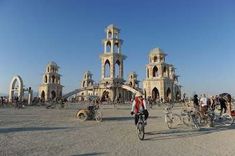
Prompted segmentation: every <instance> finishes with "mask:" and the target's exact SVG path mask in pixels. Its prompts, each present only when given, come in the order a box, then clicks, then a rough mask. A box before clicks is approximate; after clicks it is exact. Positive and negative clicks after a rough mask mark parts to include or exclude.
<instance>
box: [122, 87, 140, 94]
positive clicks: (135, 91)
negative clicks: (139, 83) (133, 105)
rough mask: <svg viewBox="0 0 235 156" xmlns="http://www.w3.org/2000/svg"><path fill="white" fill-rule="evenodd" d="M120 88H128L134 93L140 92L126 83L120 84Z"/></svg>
mask: <svg viewBox="0 0 235 156" xmlns="http://www.w3.org/2000/svg"><path fill="white" fill-rule="evenodd" d="M121 88H123V89H125V90H128V91H130V92H132V93H134V94H136V93H140V94H142V93H141V92H140V91H138V90H136V89H134V88H132V87H130V86H128V85H122V86H121Z"/></svg>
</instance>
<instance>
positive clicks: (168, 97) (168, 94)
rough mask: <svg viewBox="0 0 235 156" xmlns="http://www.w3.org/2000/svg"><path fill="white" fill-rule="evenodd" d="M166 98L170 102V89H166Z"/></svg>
mask: <svg viewBox="0 0 235 156" xmlns="http://www.w3.org/2000/svg"><path fill="white" fill-rule="evenodd" d="M166 98H167V101H170V100H171V89H170V88H168V89H167V91H166Z"/></svg>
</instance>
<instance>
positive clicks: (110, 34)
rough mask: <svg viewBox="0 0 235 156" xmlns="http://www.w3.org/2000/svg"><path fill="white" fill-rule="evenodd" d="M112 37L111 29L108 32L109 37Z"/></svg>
mask: <svg viewBox="0 0 235 156" xmlns="http://www.w3.org/2000/svg"><path fill="white" fill-rule="evenodd" d="M111 38H112V32H111V31H109V32H108V39H111Z"/></svg>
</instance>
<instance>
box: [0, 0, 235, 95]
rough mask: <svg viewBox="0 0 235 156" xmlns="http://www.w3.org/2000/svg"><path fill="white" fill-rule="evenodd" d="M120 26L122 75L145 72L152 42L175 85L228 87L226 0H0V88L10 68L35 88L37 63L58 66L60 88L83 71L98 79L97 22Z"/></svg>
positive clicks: (232, 28)
mask: <svg viewBox="0 0 235 156" xmlns="http://www.w3.org/2000/svg"><path fill="white" fill-rule="evenodd" d="M112 23H113V24H115V25H117V26H118V27H119V28H120V29H121V38H122V39H123V40H124V44H123V47H122V49H123V53H124V54H125V55H127V57H128V58H127V60H126V61H125V65H124V68H125V77H127V74H128V73H129V72H130V71H136V73H137V74H138V75H139V79H140V80H143V79H144V78H145V65H146V64H147V63H148V58H147V57H148V53H149V51H150V50H151V49H152V48H155V47H160V48H161V49H163V50H164V51H165V52H166V53H167V54H168V56H167V58H166V60H167V62H168V63H171V64H174V65H175V67H176V68H177V71H176V72H177V73H178V74H179V75H180V78H179V80H180V83H181V85H183V86H184V87H183V91H185V92H186V93H188V94H192V93H193V92H194V91H195V92H197V93H203V92H206V93H208V94H216V93H220V92H230V93H232V94H235V87H234V86H235V85H234V84H235V79H234V78H235V69H234V67H235V1H233V0H223V1H222V0H177V1H176V0H164V1H163V0H146V1H144V0H139V1H131V0H129V1H127V0H102V1H101V0H0V54H1V55H0V93H8V88H9V83H10V81H11V79H12V77H13V76H14V75H15V74H19V75H21V77H22V78H23V80H24V84H25V86H32V88H33V90H34V91H36V92H37V90H38V86H39V84H40V83H41V81H42V75H43V72H44V71H45V66H46V64H47V63H48V62H49V61H55V62H57V64H58V65H59V66H60V67H61V70H60V73H61V74H62V75H63V77H62V84H63V85H64V86H65V87H64V92H68V91H71V90H73V89H76V88H78V87H79V86H80V80H81V78H82V75H83V73H84V72H85V71H86V70H90V71H91V72H92V73H93V74H94V79H95V80H96V81H98V80H100V60H99V54H100V53H102V51H103V46H102V44H101V40H102V39H103V38H104V37H105V33H104V28H105V27H106V26H107V25H109V24H112Z"/></svg>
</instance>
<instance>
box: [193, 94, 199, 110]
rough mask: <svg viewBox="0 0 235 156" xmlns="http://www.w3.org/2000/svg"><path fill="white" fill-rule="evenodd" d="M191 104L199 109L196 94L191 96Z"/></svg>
mask: <svg viewBox="0 0 235 156" xmlns="http://www.w3.org/2000/svg"><path fill="white" fill-rule="evenodd" d="M193 106H194V108H195V109H196V110H199V99H198V95H197V94H195V95H194V97H193Z"/></svg>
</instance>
